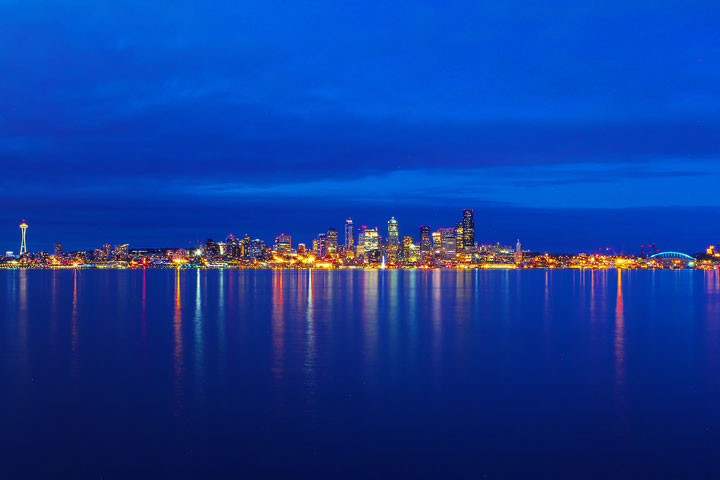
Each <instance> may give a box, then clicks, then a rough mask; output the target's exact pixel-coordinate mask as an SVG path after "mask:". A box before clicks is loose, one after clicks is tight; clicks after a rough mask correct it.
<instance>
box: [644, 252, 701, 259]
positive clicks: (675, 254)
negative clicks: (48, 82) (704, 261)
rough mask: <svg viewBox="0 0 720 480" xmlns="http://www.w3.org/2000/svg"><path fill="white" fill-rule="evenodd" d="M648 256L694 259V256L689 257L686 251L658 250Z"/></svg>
mask: <svg viewBox="0 0 720 480" xmlns="http://www.w3.org/2000/svg"><path fill="white" fill-rule="evenodd" d="M650 258H657V259H658V260H665V259H667V260H690V261H695V258H693V257H691V256H690V255H688V254H686V253H680V252H660V253H656V254H655V255H650Z"/></svg>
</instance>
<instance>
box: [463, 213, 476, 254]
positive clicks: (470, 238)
mask: <svg viewBox="0 0 720 480" xmlns="http://www.w3.org/2000/svg"><path fill="white" fill-rule="evenodd" d="M474 246H475V212H474V211H473V209H472V208H466V209H465V210H463V247H465V250H466V251H467V250H470V249H471V248H473V247H474Z"/></svg>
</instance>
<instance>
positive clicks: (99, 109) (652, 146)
mask: <svg viewBox="0 0 720 480" xmlns="http://www.w3.org/2000/svg"><path fill="white" fill-rule="evenodd" d="M446 3H447V2H422V1H412V2H409V1H408V2H403V1H395V2H329V1H314V2H313V1H306V2H274V1H257V2H249V1H242V2H211V1H210V2H207V1H206V2H183V1H174V2H161V1H155V2H147V1H143V2H141V1H127V2H112V3H111V2H103V1H97V0H95V1H86V2H80V1H72V0H67V1H63V2H52V1H33V0H23V1H8V0H0V69H1V70H0V71H2V72H3V74H2V75H0V91H2V92H3V93H2V95H0V159H1V161H2V165H3V175H2V176H0V194H1V195H2V198H3V203H4V204H5V205H4V207H3V208H1V209H0V249H2V250H17V246H16V245H15V243H17V237H18V233H19V231H18V229H17V224H18V223H19V221H20V220H21V219H22V218H27V220H28V223H29V224H30V225H31V227H30V230H29V231H28V235H29V240H30V246H31V249H32V248H33V247H34V248H37V249H46V250H47V249H50V248H51V244H52V242H54V241H62V242H64V243H65V244H66V245H67V247H69V248H89V247H93V246H95V245H97V244H100V243H104V242H106V241H108V242H111V243H125V242H130V243H131V244H133V245H137V246H153V245H158V246H160V245H167V246H175V245H178V246H179V245H186V244H189V243H193V242H196V241H198V240H204V239H206V238H208V237H214V238H222V237H224V236H225V235H226V234H227V233H229V232H234V233H236V234H237V233H245V232H248V233H251V234H252V235H253V236H260V237H263V238H265V239H267V240H270V239H271V238H272V237H274V236H275V235H276V234H278V233H279V232H281V231H284V232H290V233H292V234H293V235H294V236H295V237H296V238H297V239H299V240H301V241H309V240H310V239H311V238H312V235H313V234H315V233H317V232H320V231H323V230H326V229H327V228H329V227H331V226H335V227H340V226H341V224H342V221H343V220H344V218H345V217H346V216H352V217H353V218H354V219H356V222H357V223H361V224H369V225H376V224H377V225H382V224H383V223H384V222H385V221H386V220H387V218H388V217H389V216H390V215H395V216H396V217H397V218H398V220H399V221H400V222H401V227H400V228H401V234H417V226H418V225H420V224H430V225H431V226H433V227H441V226H447V225H452V224H453V223H455V221H457V217H459V215H460V213H459V212H460V210H462V208H468V207H473V208H476V210H477V217H478V225H479V228H478V240H479V241H481V242H483V243H494V242H496V241H501V242H504V243H511V242H514V240H515V238H517V237H521V238H522V239H523V241H524V243H525V244H526V245H527V246H528V247H529V248H534V249H538V250H550V251H578V250H586V251H587V250H592V249H595V248H598V247H600V246H611V247H613V248H615V249H617V250H618V251H632V250H633V249H636V248H637V247H638V246H639V244H641V243H649V242H656V243H657V244H658V245H661V246H667V247H668V248H670V247H672V248H677V249H684V250H688V251H690V250H699V249H701V248H703V247H704V246H706V245H707V244H709V243H716V242H718V241H720V214H719V213H718V211H719V210H718V207H720V199H719V198H718V195H717V190H718V186H720V181H719V180H720V179H719V178H718V175H719V174H718V171H719V169H718V154H719V153H720V113H719V112H720V108H719V107H720V105H719V103H720V30H719V29H718V28H717V26H716V22H715V20H716V19H717V18H720V6H718V5H716V4H715V3H714V2H709V1H705V2H692V1H690V2H682V3H680V2H662V1H652V2H643V1H636V2H616V1H603V2H571V1H567V2H564V1H549V0H548V1H543V2H514V1H502V2H478V1H472V2H464V1H459V2H452V4H446Z"/></svg>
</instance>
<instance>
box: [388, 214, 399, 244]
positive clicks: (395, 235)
mask: <svg viewBox="0 0 720 480" xmlns="http://www.w3.org/2000/svg"><path fill="white" fill-rule="evenodd" d="M387 231H388V233H387V244H388V246H393V247H397V246H399V245H400V233H399V230H398V222H397V220H395V217H392V218H391V219H390V220H388V230H387Z"/></svg>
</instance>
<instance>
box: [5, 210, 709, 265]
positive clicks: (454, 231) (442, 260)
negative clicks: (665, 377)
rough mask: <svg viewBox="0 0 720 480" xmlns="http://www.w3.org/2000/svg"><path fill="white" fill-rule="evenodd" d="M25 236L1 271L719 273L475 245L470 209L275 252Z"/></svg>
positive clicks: (652, 252)
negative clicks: (436, 221) (48, 241)
mask: <svg viewBox="0 0 720 480" xmlns="http://www.w3.org/2000/svg"><path fill="white" fill-rule="evenodd" d="M27 228H28V225H27V223H26V222H25V221H24V220H23V222H22V223H21V224H20V229H21V247H20V254H19V255H14V253H13V252H11V251H8V252H6V254H5V256H4V257H0V268H162V267H173V268H231V267H232V268H296V269H308V268H316V269H337V268H370V269H399V268H410V269H412V268H417V269H421V270H428V269H433V268H443V269H458V270H468V269H532V268H548V269H556V268H568V269H608V268H622V269H686V268H695V269H717V268H718V266H719V265H720V253H719V252H718V250H720V248H717V246H716V245H710V246H709V247H707V249H706V250H705V251H704V252H701V253H697V254H693V255H688V254H685V253H682V252H675V251H664V252H660V251H659V250H658V249H657V247H656V246H655V244H651V245H650V246H647V247H646V246H644V245H643V246H640V248H639V255H623V254H616V253H615V252H614V251H613V250H612V249H611V248H610V247H603V248H602V249H599V250H598V252H600V253H591V254H587V253H579V254H567V255H562V254H553V255H551V254H549V253H543V252H534V251H532V250H529V249H523V246H522V244H521V242H520V240H519V239H517V240H516V241H515V244H514V245H503V244H501V243H499V242H497V243H495V244H490V243H487V244H485V243H478V242H477V240H476V228H475V214H474V211H473V210H472V209H465V210H463V211H462V215H461V216H459V220H458V221H457V222H456V223H455V224H454V225H452V226H448V227H440V228H435V229H433V228H431V227H430V226H428V225H423V226H420V227H415V228H413V229H412V230H415V232H417V236H413V235H401V231H402V228H401V224H400V222H399V221H398V220H397V219H395V217H391V218H390V219H389V220H388V221H387V230H382V231H381V229H380V228H378V227H368V226H366V225H362V226H361V227H360V228H359V230H358V231H357V232H356V231H355V228H354V223H353V221H352V220H351V219H349V218H348V219H347V220H345V226H344V236H343V239H342V240H343V241H342V243H341V242H340V233H339V230H338V229H336V228H332V227H331V228H328V229H326V230H323V231H322V232H320V233H318V234H317V236H316V237H315V238H314V239H312V241H311V242H310V243H302V242H300V243H297V244H296V245H297V246H296V247H294V245H293V237H292V236H291V235H290V234H286V233H280V234H279V235H277V236H276V237H275V239H274V242H273V243H272V245H268V244H266V243H265V242H264V241H263V240H262V239H259V238H252V237H251V236H250V235H247V234H246V235H243V236H236V235H233V234H228V235H227V237H226V238H225V240H224V241H215V240H213V239H208V240H207V241H206V242H205V243H203V244H201V245H199V246H197V247H194V248H190V249H183V248H171V249H157V248H130V245H128V244H120V245H114V246H113V245H111V244H109V243H105V244H103V245H102V247H100V248H95V249H94V250H88V251H65V250H64V249H63V244H62V243H59V242H58V243H55V244H54V250H53V252H52V253H46V252H42V251H40V252H28V251H27V246H26V245H27V244H26V239H27V237H26V231H27ZM306 245H312V247H311V248H307V247H306Z"/></svg>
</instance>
